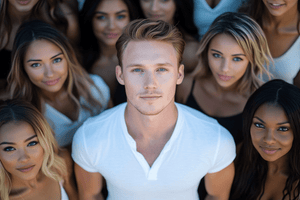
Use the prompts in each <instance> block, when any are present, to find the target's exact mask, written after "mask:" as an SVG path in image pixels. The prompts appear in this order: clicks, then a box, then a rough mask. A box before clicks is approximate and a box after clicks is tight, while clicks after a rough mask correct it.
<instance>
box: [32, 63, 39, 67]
mask: <svg viewBox="0 0 300 200" xmlns="http://www.w3.org/2000/svg"><path fill="white" fill-rule="evenodd" d="M39 66H41V64H40V63H33V64H32V65H31V67H39Z"/></svg>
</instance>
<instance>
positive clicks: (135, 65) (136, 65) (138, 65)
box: [126, 64, 144, 68]
mask: <svg viewBox="0 0 300 200" xmlns="http://www.w3.org/2000/svg"><path fill="white" fill-rule="evenodd" d="M143 66H144V65H141V64H131V65H127V66H126V68H130V67H143Z"/></svg>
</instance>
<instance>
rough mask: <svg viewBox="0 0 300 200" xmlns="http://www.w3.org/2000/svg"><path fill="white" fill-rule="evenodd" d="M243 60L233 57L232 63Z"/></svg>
mask: <svg viewBox="0 0 300 200" xmlns="http://www.w3.org/2000/svg"><path fill="white" fill-rule="evenodd" d="M242 60H243V59H241V58H239V57H234V58H233V61H242Z"/></svg>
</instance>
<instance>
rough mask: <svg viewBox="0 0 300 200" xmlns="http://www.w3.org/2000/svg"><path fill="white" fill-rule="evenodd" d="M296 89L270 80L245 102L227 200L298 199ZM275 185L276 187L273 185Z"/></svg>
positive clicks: (299, 109)
mask: <svg viewBox="0 0 300 200" xmlns="http://www.w3.org/2000/svg"><path fill="white" fill-rule="evenodd" d="M299 120H300V89H299V88H297V87H296V86H293V85H291V84H289V83H286V82H285V81H282V80H273V81H270V82H268V83H266V84H264V85H263V86H262V87H260V88H259V89H258V90H256V91H255V92H254V93H253V95H252V96H251V97H250V98H249V100H248V102H247V104H246V106H245V109H244V111H243V135H244V142H243V145H242V147H241V150H240V152H239V153H238V156H237V158H236V161H235V167H236V173H235V178H234V182H233V185H232V191H231V197H230V199H233V200H237V199H241V200H242V199H243V200H253V199H282V200H285V199H292V200H296V199H299V198H300V173H299V166H300V156H299V151H300V149H299V145H298V144H299V142H300V126H299ZM274 183H276V184H274Z"/></svg>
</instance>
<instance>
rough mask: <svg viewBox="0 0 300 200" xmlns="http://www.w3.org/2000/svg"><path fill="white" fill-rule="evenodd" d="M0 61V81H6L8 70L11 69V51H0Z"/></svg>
mask: <svg viewBox="0 0 300 200" xmlns="http://www.w3.org/2000/svg"><path fill="white" fill-rule="evenodd" d="M0 60H1V66H0V79H7V76H8V74H9V71H10V68H11V66H10V65H11V51H9V50H6V49H1V50H0Z"/></svg>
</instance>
